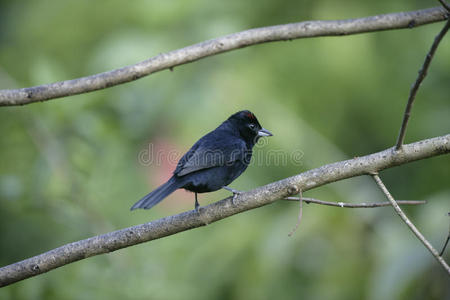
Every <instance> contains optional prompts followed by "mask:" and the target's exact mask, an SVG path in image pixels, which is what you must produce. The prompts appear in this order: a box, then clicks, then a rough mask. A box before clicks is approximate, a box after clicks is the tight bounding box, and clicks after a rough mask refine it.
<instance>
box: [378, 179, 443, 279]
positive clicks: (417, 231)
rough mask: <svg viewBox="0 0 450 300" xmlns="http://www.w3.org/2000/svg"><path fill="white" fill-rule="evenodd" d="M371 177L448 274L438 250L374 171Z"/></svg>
mask: <svg viewBox="0 0 450 300" xmlns="http://www.w3.org/2000/svg"><path fill="white" fill-rule="evenodd" d="M372 177H373V179H374V180H375V182H376V183H377V185H378V187H379V188H380V189H381V190H382V191H383V193H384V194H385V195H386V198H388V200H389V202H391V204H392V206H393V207H394V209H395V211H396V212H397V214H398V215H399V216H400V218H401V219H402V220H403V222H405V224H406V225H408V227H409V229H411V231H412V232H413V233H414V234H415V235H416V237H417V238H418V239H419V240H420V241H421V242H422V243H423V244H424V245H425V247H426V248H427V249H428V250H430V252H431V254H432V255H433V256H434V257H435V258H436V259H437V261H438V262H439V263H440V264H441V265H442V266H443V267H444V269H445V270H446V271H447V273H448V275H450V267H449V266H448V265H447V263H446V262H445V260H444V259H443V258H442V257H441V256H440V255H439V252H438V251H437V250H436V249H434V247H433V246H432V245H431V243H430V242H429V241H428V240H427V239H426V238H425V237H424V236H423V235H422V233H420V231H419V230H418V229H417V227H416V226H415V225H414V224H413V223H412V222H411V221H410V220H409V219H408V217H407V216H406V214H405V213H404V212H403V211H402V209H401V208H400V206H398V204H397V202H396V201H395V200H394V197H392V195H391V193H389V191H388V189H387V188H386V186H385V185H384V184H383V182H382V181H381V178H380V177H379V176H378V175H377V174H376V173H374V174H373V175H372Z"/></svg>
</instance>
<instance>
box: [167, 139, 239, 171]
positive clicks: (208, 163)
mask: <svg viewBox="0 0 450 300" xmlns="http://www.w3.org/2000/svg"><path fill="white" fill-rule="evenodd" d="M246 151H247V147H246V145H245V142H244V141H243V140H241V139H238V138H236V137H234V136H229V135H221V134H216V133H215V132H211V133H210V134H207V135H205V136H204V137H202V138H201V139H200V140H198V141H197V143H195V144H194V146H192V148H191V149H189V151H188V152H187V153H186V154H185V155H184V156H183V157H182V158H181V159H180V161H179V162H178V165H177V168H176V169H175V171H174V172H173V173H174V174H175V175H177V176H183V175H186V174H189V173H192V172H195V171H199V170H202V169H208V168H212V167H217V166H223V165H226V164H231V163H232V162H233V161H236V160H242V159H244V157H245V153H246Z"/></svg>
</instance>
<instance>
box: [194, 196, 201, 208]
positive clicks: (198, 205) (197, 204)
mask: <svg viewBox="0 0 450 300" xmlns="http://www.w3.org/2000/svg"><path fill="white" fill-rule="evenodd" d="M199 207H200V204H199V203H198V200H197V193H195V211H196V212H198V208H199Z"/></svg>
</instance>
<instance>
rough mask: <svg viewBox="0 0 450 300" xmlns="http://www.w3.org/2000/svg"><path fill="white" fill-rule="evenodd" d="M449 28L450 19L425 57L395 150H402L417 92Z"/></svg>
mask: <svg viewBox="0 0 450 300" xmlns="http://www.w3.org/2000/svg"><path fill="white" fill-rule="evenodd" d="M449 27H450V19H448V20H447V22H445V25H444V27H443V28H442V30H441V31H440V32H439V34H438V35H437V36H436V37H435V38H434V42H433V44H432V45H431V48H430V51H428V53H427V56H426V57H425V61H424V62H423V65H422V68H421V69H420V71H419V74H418V75H417V78H416V81H415V82H414V84H413V85H412V87H411V90H410V92H409V97H408V103H407V104H406V108H405V113H404V114H403V121H402V126H401V127H400V132H399V134H398V138H397V143H396V145H395V150H400V149H401V148H402V145H403V141H404V139H405V133H406V126H407V125H408V120H409V117H410V115H411V109H412V105H413V103H414V99H415V98H416V94H417V91H418V90H419V87H420V84H421V83H422V81H423V80H424V78H425V76H427V71H428V68H429V66H430V63H431V60H432V59H433V57H434V53H435V52H436V49H437V47H438V46H439V43H440V42H441V40H442V38H443V37H444V36H445V34H446V33H447V31H448V29H449Z"/></svg>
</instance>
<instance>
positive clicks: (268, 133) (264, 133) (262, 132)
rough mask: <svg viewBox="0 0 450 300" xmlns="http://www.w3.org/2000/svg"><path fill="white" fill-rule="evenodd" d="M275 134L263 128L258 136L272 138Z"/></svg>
mask: <svg viewBox="0 0 450 300" xmlns="http://www.w3.org/2000/svg"><path fill="white" fill-rule="evenodd" d="M272 135H273V134H272V133H271V132H270V131H269V130H267V129H265V128H261V129H260V130H259V131H258V136H272Z"/></svg>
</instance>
